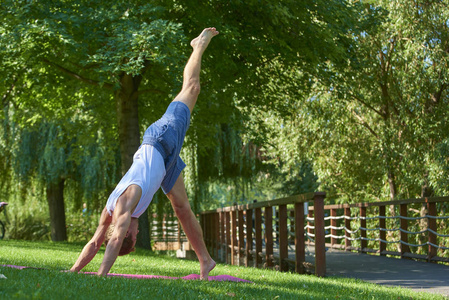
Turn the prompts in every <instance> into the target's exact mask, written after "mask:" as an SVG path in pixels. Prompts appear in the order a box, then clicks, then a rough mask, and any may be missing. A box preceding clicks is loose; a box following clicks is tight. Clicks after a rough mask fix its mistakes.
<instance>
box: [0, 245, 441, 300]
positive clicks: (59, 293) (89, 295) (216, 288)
mask: <svg viewBox="0 0 449 300" xmlns="http://www.w3.org/2000/svg"><path fill="white" fill-rule="evenodd" d="M82 247H83V245H81V244H69V243H52V242H26V241H11V240H9V241H1V251H0V264H14V265H23V266H32V267H41V268H46V270H42V269H25V270H16V269H11V268H5V267H0V274H4V275H5V276H6V278H7V279H0V299H11V298H18V299H230V298H234V299H444V297H442V296H439V295H433V294H425V293H416V292H413V291H411V290H407V289H403V288H388V287H384V286H377V285H374V284H369V283H365V282H362V281H358V280H353V279H346V278H334V277H330V278H317V277H315V276H309V275H298V274H291V273H281V272H276V271H271V270H262V269H254V268H244V267H238V266H228V265H223V264H218V265H217V267H216V268H215V270H214V271H213V273H212V274H211V275H223V274H227V275H232V276H235V277H239V278H242V279H246V280H250V281H252V282H253V283H236V282H215V281H211V282H201V281H185V280H164V279H148V280H144V279H141V280H139V279H126V278H104V277H98V276H88V275H83V274H73V273H64V272H59V270H64V269H69V268H70V267H71V266H72V264H73V262H74V261H75V260H76V258H77V257H78V254H79V252H80V251H81V249H82ZM102 258H103V250H100V252H99V254H98V255H97V257H96V258H95V259H94V260H93V261H92V262H91V263H90V265H88V266H87V267H86V268H85V270H83V271H91V272H95V271H97V269H98V267H99V265H100V263H101V259H102ZM47 269H48V270H47ZM111 272H112V273H127V274H149V275H164V276H174V277H183V276H186V275H189V274H191V273H196V274H198V273H199V264H198V262H196V261H187V260H179V259H176V258H173V257H169V256H167V255H165V256H163V255H157V254H154V253H151V252H149V251H146V250H142V249H138V250H137V251H136V252H135V253H133V254H131V255H128V256H123V257H119V258H118V259H117V262H116V264H115V265H114V267H113V268H112V270H111Z"/></svg>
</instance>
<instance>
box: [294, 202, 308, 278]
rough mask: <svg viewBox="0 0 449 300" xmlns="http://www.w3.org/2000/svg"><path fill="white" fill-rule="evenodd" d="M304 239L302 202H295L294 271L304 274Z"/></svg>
mask: <svg viewBox="0 0 449 300" xmlns="http://www.w3.org/2000/svg"><path fill="white" fill-rule="evenodd" d="M305 246H306V245H305V239H304V203H303V202H301V203H296V204H295V272H296V273H300V274H304V267H303V263H304V262H305V260H306V251H305Z"/></svg>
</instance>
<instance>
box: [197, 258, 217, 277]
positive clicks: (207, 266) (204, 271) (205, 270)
mask: <svg viewBox="0 0 449 300" xmlns="http://www.w3.org/2000/svg"><path fill="white" fill-rule="evenodd" d="M215 265H216V263H215V261H214V260H213V259H212V258H211V259H210V260H209V261H208V262H207V263H200V269H201V270H200V279H201V280H208V278H209V273H210V271H212V270H213V269H214V268H215Z"/></svg>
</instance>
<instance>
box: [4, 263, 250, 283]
mask: <svg viewBox="0 0 449 300" xmlns="http://www.w3.org/2000/svg"><path fill="white" fill-rule="evenodd" d="M0 267H7V268H14V269H19V270H23V269H43V268H34V267H25V266H16V265H0ZM82 274H86V275H95V274H96V273H95V272H82ZM108 276H116V277H123V278H133V279H184V280H199V279H200V275H198V274H190V275H187V276H184V277H170V276H160V275H138V274H115V273H109V274H108ZM209 281H233V282H248V283H252V281H249V280H245V279H241V278H238V277H234V276H231V275H217V276H209Z"/></svg>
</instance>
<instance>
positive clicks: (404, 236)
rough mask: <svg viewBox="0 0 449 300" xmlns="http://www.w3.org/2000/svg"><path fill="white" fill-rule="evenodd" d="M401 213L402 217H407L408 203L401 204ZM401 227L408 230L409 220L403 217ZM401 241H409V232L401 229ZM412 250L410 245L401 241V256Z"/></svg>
mask: <svg viewBox="0 0 449 300" xmlns="http://www.w3.org/2000/svg"><path fill="white" fill-rule="evenodd" d="M400 214H401V217H407V204H406V203H405V204H400ZM401 229H402V230H408V220H407V219H403V218H401ZM400 236H401V241H402V242H404V243H408V234H407V233H406V232H403V231H401V235H400ZM407 252H410V248H409V246H408V245H405V244H402V243H401V258H405V256H404V254H405V253H407Z"/></svg>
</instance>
